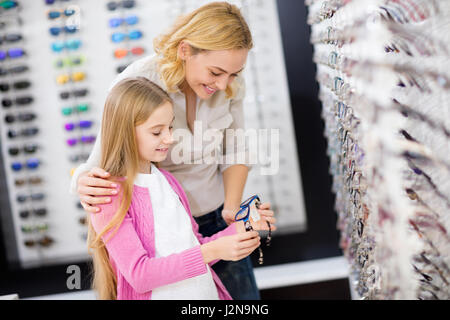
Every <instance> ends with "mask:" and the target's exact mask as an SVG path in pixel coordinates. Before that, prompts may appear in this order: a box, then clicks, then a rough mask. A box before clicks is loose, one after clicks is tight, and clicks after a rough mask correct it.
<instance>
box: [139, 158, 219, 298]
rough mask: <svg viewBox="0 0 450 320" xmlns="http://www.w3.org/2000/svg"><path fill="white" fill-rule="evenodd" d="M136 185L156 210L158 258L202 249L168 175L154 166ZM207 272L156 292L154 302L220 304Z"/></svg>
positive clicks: (212, 281) (153, 296)
mask: <svg viewBox="0 0 450 320" xmlns="http://www.w3.org/2000/svg"><path fill="white" fill-rule="evenodd" d="M134 184H135V185H138V186H140V187H144V188H148V191H149V194H150V200H151V203H152V209H153V220H154V231H155V254H156V255H155V256H156V258H158V257H166V256H168V255H171V254H173V253H178V252H181V251H184V250H187V249H190V248H192V247H195V246H197V245H199V242H198V239H197V238H196V236H195V234H194V231H193V230H192V224H191V220H190V218H189V215H188V213H187V212H186V209H185V208H184V206H183V204H182V203H181V201H180V199H179V197H178V195H177V194H176V193H175V191H174V190H173V189H172V187H171V186H170V184H169V182H168V181H167V179H166V178H165V177H164V175H163V174H162V173H161V172H160V171H159V170H158V168H156V167H155V166H154V165H153V164H152V169H151V173H150V174H143V173H139V174H138V175H137V177H136V180H135V181H134ZM206 267H207V272H206V273H205V274H202V275H200V276H197V277H193V278H189V279H185V280H182V281H179V282H175V283H172V284H169V285H165V286H162V287H159V288H156V289H154V290H153V291H152V295H151V299H152V300H218V299H219V295H218V293H217V288H216V285H215V283H214V280H213V278H212V275H211V270H210V268H209V266H208V265H207V266H206Z"/></svg>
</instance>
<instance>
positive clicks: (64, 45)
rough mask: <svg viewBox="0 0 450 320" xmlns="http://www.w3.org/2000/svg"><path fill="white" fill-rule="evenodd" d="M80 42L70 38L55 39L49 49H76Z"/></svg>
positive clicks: (56, 50) (54, 50) (58, 50)
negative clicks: (64, 39)
mask: <svg viewBox="0 0 450 320" xmlns="http://www.w3.org/2000/svg"><path fill="white" fill-rule="evenodd" d="M81 45H82V42H81V40H78V39H70V40H66V41H56V42H53V43H52V45H51V49H52V50H53V52H61V51H63V50H64V49H66V50H77V49H79V48H80V47H81Z"/></svg>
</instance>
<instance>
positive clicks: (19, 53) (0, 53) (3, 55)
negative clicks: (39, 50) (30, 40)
mask: <svg viewBox="0 0 450 320" xmlns="http://www.w3.org/2000/svg"><path fill="white" fill-rule="evenodd" d="M24 55H25V51H23V49H21V48H11V49H8V50H6V51H4V50H0V61H4V60H6V59H7V58H10V59H17V58H21V57H23V56H24Z"/></svg>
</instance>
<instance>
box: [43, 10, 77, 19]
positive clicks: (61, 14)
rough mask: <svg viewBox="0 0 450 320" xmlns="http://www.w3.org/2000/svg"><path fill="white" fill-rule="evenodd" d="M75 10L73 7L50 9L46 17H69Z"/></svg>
mask: <svg viewBox="0 0 450 320" xmlns="http://www.w3.org/2000/svg"><path fill="white" fill-rule="evenodd" d="M76 12H77V11H76V10H75V9H73V8H67V9H64V10H51V11H49V12H48V13H47V17H48V18H49V19H51V20H54V19H58V18H61V17H70V16H72V15H74V14H75V13H76Z"/></svg>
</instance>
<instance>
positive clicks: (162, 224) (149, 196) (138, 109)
mask: <svg viewBox="0 0 450 320" xmlns="http://www.w3.org/2000/svg"><path fill="white" fill-rule="evenodd" d="M173 120H174V112H173V104H172V100H171V99H170V97H169V96H168V95H167V93H166V92H164V91H163V90H162V89H161V88H160V87H158V86H157V85H156V84H154V83H153V82H151V81H150V80H148V79H146V78H143V77H136V78H127V79H125V80H122V81H120V82H119V83H118V84H117V85H116V86H114V88H112V90H111V92H110V93H109V95H108V97H107V99H106V103H105V108H104V112H103V120H102V128H101V138H102V142H101V152H102V156H101V159H100V165H101V167H102V168H105V169H106V170H108V172H110V173H111V174H112V175H114V176H116V177H123V176H126V177H127V179H119V180H117V181H116V184H117V185H118V186H119V194H118V196H117V197H115V198H114V200H113V201H112V202H111V203H108V204H104V205H101V207H102V212H101V213H91V214H90V216H89V232H88V244H89V247H90V249H91V252H92V256H93V270H94V277H93V287H94V289H95V290H96V291H97V293H98V297H99V298H100V299H126V300H135V299H141V300H142V299H144V300H148V299H158V300H160V299H170V300H174V299H195V300H197V299H202V300H206V299H208V300H209V299H231V297H230V295H229V293H228V291H227V290H226V289H225V288H224V286H223V284H222V283H221V281H220V280H219V278H218V277H217V275H216V274H215V272H214V271H213V270H211V269H210V266H211V265H212V264H214V263H215V262H217V261H218V259H225V260H239V259H242V258H243V257H246V256H248V255H249V254H250V253H251V252H252V251H253V250H255V249H256V248H257V247H258V246H259V244H260V238H259V235H258V233H257V232H256V231H255V232H246V231H245V227H244V224H243V222H239V223H237V222H236V223H233V224H231V225H230V226H229V227H227V228H226V229H225V230H222V231H220V232H218V233H216V234H214V235H213V236H211V237H209V238H206V237H202V236H201V235H200V234H199V233H198V225H197V223H196V222H195V221H194V219H193V218H192V215H191V213H190V208H189V203H188V200H187V197H186V194H185V193H184V192H183V189H182V188H181V185H180V184H179V183H178V181H177V180H176V179H175V178H174V177H173V176H172V175H171V174H170V173H168V172H167V171H165V170H163V169H159V168H158V167H157V166H158V163H160V162H161V161H163V160H164V159H165V158H166V157H167V154H168V151H169V146H170V145H171V144H172V143H173V138H172V123H173ZM252 225H253V227H254V228H255V230H258V229H259V227H260V225H261V220H260V221H259V222H253V223H252Z"/></svg>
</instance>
